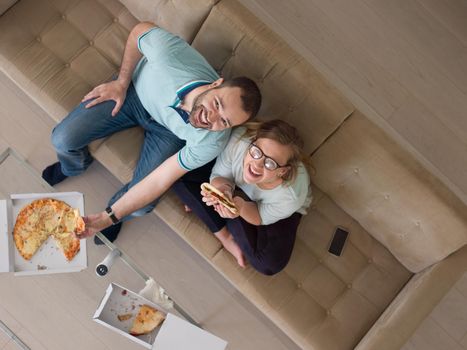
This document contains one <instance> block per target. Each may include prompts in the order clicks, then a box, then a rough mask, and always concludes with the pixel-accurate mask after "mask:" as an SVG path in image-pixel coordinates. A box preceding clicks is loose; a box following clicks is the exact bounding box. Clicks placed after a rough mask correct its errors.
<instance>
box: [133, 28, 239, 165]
mask: <svg viewBox="0 0 467 350" xmlns="http://www.w3.org/2000/svg"><path fill="white" fill-rule="evenodd" d="M138 48H139V50H140V52H141V53H142V54H143V58H142V59H141V60H140V62H139V63H138V65H137V67H136V69H135V72H134V73H133V85H134V86H135V89H136V93H137V94H138V97H139V99H140V100H141V103H142V104H143V106H144V108H145V109H146V110H147V111H148V113H149V114H150V115H151V116H152V118H154V120H155V121H157V122H158V123H159V124H161V125H163V126H165V127H166V128H167V129H169V130H170V131H171V132H173V133H174V134H175V135H176V136H177V137H178V138H180V139H182V140H185V141H186V144H185V146H184V147H183V148H182V149H181V150H180V151H179V152H178V155H177V157H178V162H179V164H180V166H181V167H182V168H184V169H186V170H193V169H195V168H198V167H200V166H202V165H204V164H206V163H208V162H209V161H211V160H212V159H214V158H215V157H217V155H218V154H219V153H220V152H221V151H222V149H223V148H224V146H225V145H226V143H227V141H228V139H229V135H230V130H225V131H216V132H214V131H209V130H207V129H201V128H195V127H193V126H192V125H191V124H190V123H188V121H187V120H184V118H182V116H181V115H180V114H179V113H178V112H177V111H176V110H175V107H176V105H177V103H178V102H179V99H178V98H177V97H178V95H177V94H183V92H184V91H185V90H186V89H190V87H192V86H194V84H203V83H204V84H209V83H212V82H213V81H215V80H217V79H219V75H218V74H217V73H216V71H215V70H214V69H213V68H212V67H211V66H210V65H209V63H208V62H207V61H206V59H205V58H204V57H203V56H202V55H201V54H200V53H199V52H198V51H196V50H195V49H194V48H192V47H191V46H190V45H189V44H188V43H187V42H185V41H184V40H183V39H181V38H179V37H178V36H175V35H173V34H171V33H169V32H167V31H165V30H163V29H162V28H158V27H155V28H152V29H150V30H148V31H147V32H146V33H143V34H142V35H141V36H140V37H139V38H138Z"/></svg>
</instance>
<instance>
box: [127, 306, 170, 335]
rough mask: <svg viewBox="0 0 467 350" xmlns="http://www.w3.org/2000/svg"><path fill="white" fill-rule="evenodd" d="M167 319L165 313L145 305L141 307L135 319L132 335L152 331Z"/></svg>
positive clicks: (131, 330)
mask: <svg viewBox="0 0 467 350" xmlns="http://www.w3.org/2000/svg"><path fill="white" fill-rule="evenodd" d="M164 320H165V315H164V314H163V313H162V312H161V311H159V310H157V309H154V308H153V307H151V306H149V305H143V306H141V308H140V309H139V312H138V315H136V318H135V320H134V321H133V326H132V327H131V329H130V334H132V335H143V334H148V333H150V332H152V331H153V330H154V329H155V328H156V327H157V326H159V325H160V324H161V323H162V321H164Z"/></svg>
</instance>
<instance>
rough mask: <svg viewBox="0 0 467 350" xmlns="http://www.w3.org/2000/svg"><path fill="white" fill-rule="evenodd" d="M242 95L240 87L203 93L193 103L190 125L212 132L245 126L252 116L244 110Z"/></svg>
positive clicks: (222, 88) (214, 89) (215, 89)
mask: <svg viewBox="0 0 467 350" xmlns="http://www.w3.org/2000/svg"><path fill="white" fill-rule="evenodd" d="M241 93H242V90H241V89H240V88H238V87H220V88H211V89H209V90H207V91H205V92H203V93H201V94H200V95H198V96H197V97H196V99H195V101H194V103H193V109H192V110H191V113H190V118H189V122H190V124H191V125H193V126H194V127H195V128H203V129H209V130H212V131H221V130H224V129H228V128H231V127H233V126H236V125H240V124H243V123H244V122H246V121H247V120H248V118H249V117H250V115H249V113H247V112H245V111H244V110H243V107H242V106H243V102H242V98H241Z"/></svg>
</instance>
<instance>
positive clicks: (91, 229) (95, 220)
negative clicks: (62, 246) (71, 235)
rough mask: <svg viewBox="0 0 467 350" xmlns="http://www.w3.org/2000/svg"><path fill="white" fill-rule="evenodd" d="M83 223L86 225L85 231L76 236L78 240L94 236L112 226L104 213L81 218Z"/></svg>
mask: <svg viewBox="0 0 467 350" xmlns="http://www.w3.org/2000/svg"><path fill="white" fill-rule="evenodd" d="M83 220H84V223H85V224H86V229H85V230H84V231H83V232H82V233H80V234H77V235H76V237H78V238H80V239H81V238H87V237H92V236H94V235H95V234H96V233H97V232H100V231H102V230H103V229H105V228H107V227H109V226H110V225H112V220H111V219H110V218H109V216H108V215H107V213H106V212H105V211H103V212H101V213H99V214H92V215H88V216H85V217H83Z"/></svg>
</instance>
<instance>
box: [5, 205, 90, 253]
mask: <svg viewBox="0 0 467 350" xmlns="http://www.w3.org/2000/svg"><path fill="white" fill-rule="evenodd" d="M83 230H84V222H83V219H82V218H81V216H80V215H79V212H78V211H77V210H75V209H73V208H71V207H70V206H69V205H68V204H66V203H65V202H62V201H59V200H55V199H38V200H36V201H33V202H32V203H30V204H29V205H27V206H26V207H24V208H23V209H22V210H21V211H20V213H19V214H18V217H17V219H16V223H15V227H14V231H13V236H14V239H15V243H16V247H17V248H18V251H19V252H20V254H21V256H23V258H25V259H26V260H30V259H31V258H32V256H33V255H34V254H35V253H36V252H37V250H38V249H39V248H40V247H41V246H42V244H43V243H44V242H45V241H46V240H47V238H48V237H49V236H52V237H53V238H54V239H55V242H56V244H57V246H58V247H59V248H60V249H61V251H62V252H63V254H64V255H65V257H66V258H67V260H71V259H73V257H74V256H75V255H76V254H77V253H78V251H79V247H80V243H79V239H77V238H76V237H75V235H74V233H78V232H81V231H83Z"/></svg>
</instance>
